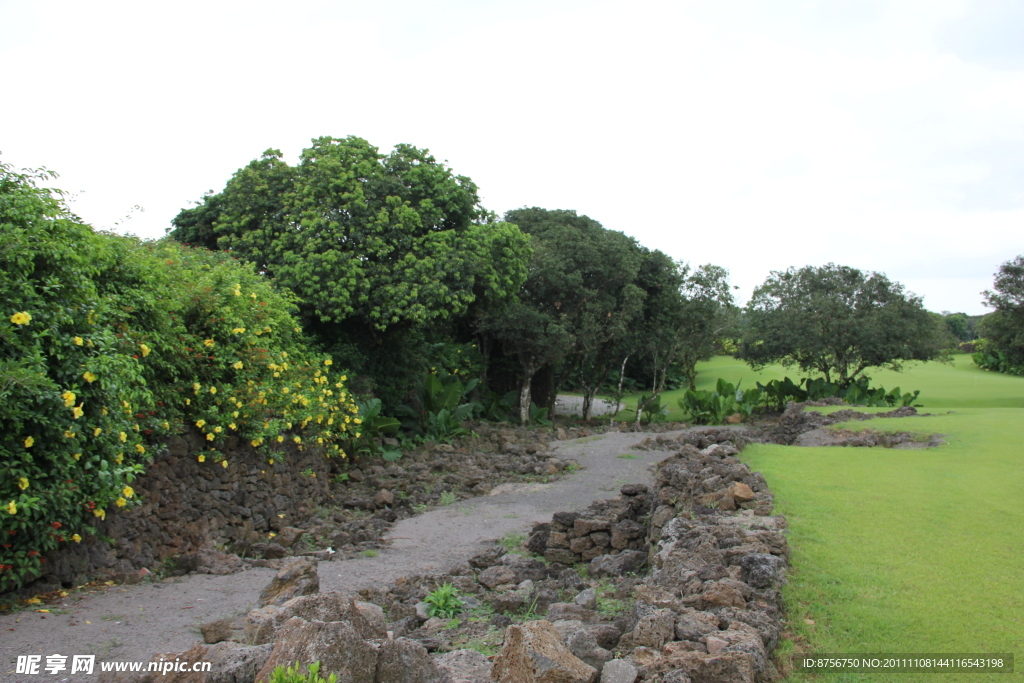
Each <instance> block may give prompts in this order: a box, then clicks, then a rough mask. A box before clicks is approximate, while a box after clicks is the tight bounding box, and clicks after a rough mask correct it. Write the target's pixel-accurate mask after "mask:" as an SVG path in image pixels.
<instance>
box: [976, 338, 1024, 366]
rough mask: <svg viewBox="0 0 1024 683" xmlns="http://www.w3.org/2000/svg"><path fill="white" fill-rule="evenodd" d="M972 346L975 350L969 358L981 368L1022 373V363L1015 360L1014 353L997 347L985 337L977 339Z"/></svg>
mask: <svg viewBox="0 0 1024 683" xmlns="http://www.w3.org/2000/svg"><path fill="white" fill-rule="evenodd" d="M974 346H975V349H976V350H975V351H974V353H973V354H972V355H971V360H973V361H974V364H975V365H977V366H978V367H979V368H981V369H982V370H991V371H992V372H1004V373H1006V374H1007V375H1024V363H1017V362H1015V356H1014V354H1012V353H1007V352H1006V351H1005V350H1003V349H1000V348H997V347H996V345H995V344H992V343H991V342H990V341H989V340H987V339H978V340H977V341H976V342H974Z"/></svg>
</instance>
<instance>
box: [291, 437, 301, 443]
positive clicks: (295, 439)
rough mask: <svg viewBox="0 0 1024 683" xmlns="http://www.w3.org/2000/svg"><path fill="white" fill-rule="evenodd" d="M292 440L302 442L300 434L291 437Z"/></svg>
mask: <svg viewBox="0 0 1024 683" xmlns="http://www.w3.org/2000/svg"><path fill="white" fill-rule="evenodd" d="M292 441H294V442H295V443H302V437H301V436H296V437H293V438H292Z"/></svg>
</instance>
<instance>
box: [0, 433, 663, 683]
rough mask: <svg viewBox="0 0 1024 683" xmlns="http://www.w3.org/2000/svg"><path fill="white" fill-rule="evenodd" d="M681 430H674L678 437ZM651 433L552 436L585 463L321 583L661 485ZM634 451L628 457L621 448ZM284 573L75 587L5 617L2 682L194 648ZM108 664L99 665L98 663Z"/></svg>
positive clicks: (325, 571) (433, 562) (512, 491)
mask: <svg viewBox="0 0 1024 683" xmlns="http://www.w3.org/2000/svg"><path fill="white" fill-rule="evenodd" d="M673 435H674V433H667V434H665V435H664V436H668V437H671V436H673ZM647 436H651V434H645V433H619V432H611V433H608V434H603V435H598V436H593V437H588V438H584V439H576V440H574V441H563V442H556V443H555V444H552V445H553V446H554V447H555V455H557V456H558V457H560V458H575V459H576V460H577V461H578V462H579V463H580V464H581V465H582V469H581V470H580V471H577V472H574V473H572V474H569V475H567V476H565V477H563V478H562V479H560V480H558V481H554V482H552V483H548V484H505V485H502V486H500V487H498V488H497V489H495V491H493V492H492V495H489V496H483V497H480V498H472V499H468V500H464V501H460V502H457V503H455V504H453V505H450V506H448V507H444V508H436V509H434V510H431V511H429V512H426V513H424V514H422V515H418V516H416V517H412V518H409V519H405V520H402V521H400V522H398V523H397V524H395V525H394V527H392V529H391V533H390V534H389V535H388V538H390V539H392V541H391V544H390V545H389V546H388V547H386V548H384V549H382V550H381V551H380V554H379V555H377V556H376V557H372V558H358V559H353V560H346V561H343V562H321V563H320V567H319V571H320V590H321V591H322V592H327V591H341V592H355V591H357V590H359V589H360V588H366V587H370V586H373V585H381V584H389V583H391V582H393V581H394V580H395V579H397V578H398V577H400V576H405V575H408V574H418V573H428V572H437V571H442V570H444V569H445V568H446V567H448V566H450V565H451V564H454V563H456V562H460V561H463V560H466V559H468V558H470V557H472V556H473V555H474V554H475V553H477V552H479V551H480V550H481V549H482V548H483V547H484V546H485V543H486V542H487V541H493V540H495V539H499V538H501V537H503V536H505V535H507V534H512V533H520V534H526V533H527V532H528V531H529V530H530V528H531V527H532V526H533V524H534V523H536V522H545V521H549V520H550V518H551V515H552V513H554V512H558V511H560V510H575V509H581V508H584V507H586V506H587V505H589V504H590V503H591V502H592V501H594V500H600V499H603V498H614V497H615V496H616V495H617V492H618V489H619V488H620V487H621V486H623V485H624V484H631V483H647V484H649V483H651V472H650V468H651V465H653V463H655V462H658V461H659V460H661V459H663V458H664V457H665V455H666V453H665V452H658V451H633V450H630V447H631V446H632V445H633V444H635V443H638V442H639V441H641V440H642V439H643V438H645V437H647ZM623 454H628V455H629V456H630V457H628V458H620V457H618V456H620V455H623ZM274 573H275V572H274V571H273V570H271V569H264V568H253V569H249V570H246V571H244V572H241V573H238V574H232V575H230V576H210V575H192V576H185V577H179V578H174V579H168V580H166V581H161V582H156V583H144V584H138V585H135V586H111V587H109V588H106V589H103V590H98V591H95V592H89V591H78V592H74V593H72V594H71V595H69V596H68V598H66V599H65V600H64V601H63V603H62V604H59V605H39V607H45V608H48V609H49V610H50V612H49V613H40V612H37V611H22V612H18V613H15V614H7V615H4V616H0V681H4V682H6V681H21V682H23V683H24V682H25V681H28V680H33V679H34V677H28V676H25V675H23V674H16V673H14V671H15V662H16V660H17V656H18V655H29V654H40V655H43V656H44V658H43V662H44V664H45V661H46V660H45V656H46V655H52V654H55V653H56V654H61V655H69V657H68V662H70V655H75V654H95V655H97V661H148V660H149V659H150V657H152V656H153V654H155V653H158V652H179V651H182V650H185V649H187V648H189V647H190V646H192V645H193V644H194V643H195V642H196V641H197V640H201V637H200V635H199V628H198V627H199V624H201V623H205V622H208V621H212V620H214V619H220V618H223V617H232V616H235V615H238V614H244V613H246V612H248V611H249V610H250V609H252V608H253V607H255V606H256V599H257V597H258V595H259V592H260V590H262V588H263V587H264V586H265V585H266V584H267V583H268V582H269V581H270V580H271V578H272V577H273V576H274ZM97 670H98V665H97ZM40 677H41V678H43V679H45V680H54V681H96V680H97V677H96V676H95V675H94V676H81V675H76V676H74V677H70V676H68V675H66V672H65V673H63V674H57V675H53V674H48V673H45V672H43V673H42V674H41V675H40Z"/></svg>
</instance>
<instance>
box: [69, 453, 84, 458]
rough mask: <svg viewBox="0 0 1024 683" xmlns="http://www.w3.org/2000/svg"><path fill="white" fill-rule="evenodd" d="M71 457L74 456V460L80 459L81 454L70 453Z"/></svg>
mask: <svg viewBox="0 0 1024 683" xmlns="http://www.w3.org/2000/svg"><path fill="white" fill-rule="evenodd" d="M71 457H72V458H74V459H75V460H81V459H82V454H81V453H72V454H71Z"/></svg>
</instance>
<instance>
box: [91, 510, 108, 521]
mask: <svg viewBox="0 0 1024 683" xmlns="http://www.w3.org/2000/svg"><path fill="white" fill-rule="evenodd" d="M92 514H94V515H96V516H97V517H99V518H100V519H106V518H107V511H106V510H104V509H103V508H96V509H95V510H93V511H92Z"/></svg>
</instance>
